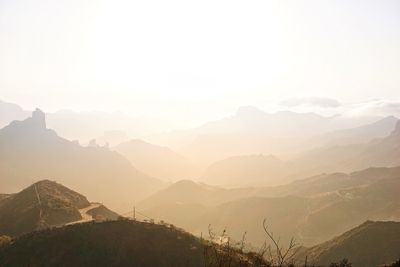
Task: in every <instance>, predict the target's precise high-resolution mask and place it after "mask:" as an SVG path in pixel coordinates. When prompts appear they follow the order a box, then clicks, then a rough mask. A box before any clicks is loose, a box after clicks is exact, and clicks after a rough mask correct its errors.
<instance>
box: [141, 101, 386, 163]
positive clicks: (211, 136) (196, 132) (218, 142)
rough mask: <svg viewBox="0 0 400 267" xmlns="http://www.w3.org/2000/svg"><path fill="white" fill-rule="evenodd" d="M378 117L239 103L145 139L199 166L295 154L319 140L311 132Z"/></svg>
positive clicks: (363, 121) (361, 122) (315, 133)
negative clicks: (226, 112)
mask: <svg viewBox="0 0 400 267" xmlns="http://www.w3.org/2000/svg"><path fill="white" fill-rule="evenodd" d="M379 119H382V118H381V117H362V116H361V117H345V116H340V115H337V116H330V117H324V116H321V115H318V114H315V113H296V112H291V111H279V112H275V113H268V112H263V111H261V110H259V109H257V108H255V107H251V106H250V107H241V108H239V109H238V110H237V112H236V113H235V114H233V115H232V116H229V117H225V118H223V119H220V120H216V121H211V122H208V123H205V124H204V125H202V126H200V127H198V128H194V129H188V130H180V131H173V132H169V133H165V134H162V135H159V136H153V137H152V138H150V139H148V140H150V141H151V142H154V143H158V144H163V145H167V146H168V147H171V148H173V149H175V150H177V151H179V152H180V153H181V154H183V155H184V156H187V157H188V158H190V159H192V160H193V161H194V162H197V163H198V164H200V166H201V167H207V166H208V165H210V164H211V163H213V162H215V161H219V160H223V159H225V158H228V157H232V156H240V155H253V154H266V155H270V154H273V155H278V156H279V157H280V156H282V155H284V156H287V155H295V154H296V153H299V152H302V151H305V150H309V149H311V148H315V147H318V146H319V145H320V143H318V144H317V143H315V142H313V141H314V140H313V139H312V138H313V137H314V136H318V135H322V134H325V133H328V132H331V131H334V130H340V129H347V128H354V127H359V126H362V125H365V124H369V123H373V122H376V121H378V120H379ZM371 135H373V134H371ZM373 137H375V136H373ZM378 137H379V136H378ZM310 138H311V140H310Z"/></svg>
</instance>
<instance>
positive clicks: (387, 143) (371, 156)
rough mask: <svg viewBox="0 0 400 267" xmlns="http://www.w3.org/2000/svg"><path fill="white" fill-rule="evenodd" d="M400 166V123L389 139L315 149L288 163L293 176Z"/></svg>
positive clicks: (398, 122) (399, 122)
mask: <svg viewBox="0 0 400 267" xmlns="http://www.w3.org/2000/svg"><path fill="white" fill-rule="evenodd" d="M399 165H400V121H397V123H396V126H395V128H394V130H393V131H392V132H391V134H390V135H388V136H387V137H384V138H381V139H376V140H373V141H371V142H369V143H362V144H353V145H344V146H332V147H327V148H321V149H315V150H312V151H309V152H307V153H304V154H302V155H299V156H298V157H297V158H296V159H293V160H291V161H289V162H287V165H286V168H287V169H290V170H292V175H297V176H299V175H302V176H307V175H316V174H319V173H323V172H338V171H340V172H351V171H356V170H361V169H365V168H368V167H393V166H399Z"/></svg>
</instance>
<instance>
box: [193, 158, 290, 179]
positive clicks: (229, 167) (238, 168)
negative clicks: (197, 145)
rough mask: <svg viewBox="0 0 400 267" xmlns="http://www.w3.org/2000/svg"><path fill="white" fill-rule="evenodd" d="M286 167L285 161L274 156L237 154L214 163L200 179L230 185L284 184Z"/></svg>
mask: <svg viewBox="0 0 400 267" xmlns="http://www.w3.org/2000/svg"><path fill="white" fill-rule="evenodd" d="M284 167H285V165H284V162H283V161H281V160H279V159H278V158H276V157H274V156H264V155H247V156H236V157H230V158H227V159H224V160H221V161H217V162H215V163H213V164H212V165H211V166H210V167H208V168H207V169H206V171H205V172H204V174H203V175H202V176H201V178H200V180H201V181H203V182H205V183H208V184H212V185H220V186H230V187H244V186H257V185H258V186H260V185H261V186H262V185H266V184H268V185H274V184H282V183H284V180H283V179H282V173H283V172H286V170H285V169H283V168H284Z"/></svg>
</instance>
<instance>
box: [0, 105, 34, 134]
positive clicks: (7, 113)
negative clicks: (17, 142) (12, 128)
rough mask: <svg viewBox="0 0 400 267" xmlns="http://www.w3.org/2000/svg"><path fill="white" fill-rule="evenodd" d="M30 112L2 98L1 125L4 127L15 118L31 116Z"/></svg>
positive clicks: (0, 106) (20, 118)
mask: <svg viewBox="0 0 400 267" xmlns="http://www.w3.org/2000/svg"><path fill="white" fill-rule="evenodd" d="M29 115H30V112H29V111H26V110H23V109H22V108H21V107H20V106H18V105H16V104H12V103H7V102H4V101H1V100H0V127H4V126H6V125H7V124H9V123H10V122H12V121H14V120H22V119H25V118H27V117H29Z"/></svg>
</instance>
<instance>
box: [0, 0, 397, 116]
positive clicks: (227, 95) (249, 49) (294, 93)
mask: <svg viewBox="0 0 400 267" xmlns="http://www.w3.org/2000/svg"><path fill="white" fill-rule="evenodd" d="M399 92H400V1H398V0H393V1H385V0H376V1H368V0H360V1H351V0H340V1H339V0H338V1H321V0H317V1H299V0H296V1H283V0H279V1H267V0H262V1H234V0H227V1H219V0H212V1H206V0H202V1H188V0H182V1H165V0H164V1H162V0H161V1H143V0H140V1H133V0H127V1H118V0H112V1H111V0H110V1H100V0H66V1H59V0H58V1H51V0H48V1H41V0H32V1H27V0H0V99H3V100H6V101H9V102H15V103H18V104H20V105H23V106H25V107H26V108H33V107H36V106H39V107H42V108H44V109H45V110H50V111H52V110H56V109H60V108H71V109H77V110H88V109H97V110H115V109H118V110H123V111H128V112H131V113H132V114H137V115H146V116H155V117H157V116H158V117H160V116H164V117H168V118H169V119H173V120H174V119H176V120H188V119H190V118H192V119H193V120H200V119H204V118H206V117H207V116H209V115H210V114H216V113H219V112H226V111H228V110H229V111H230V110H232V109H235V108H237V107H238V106H241V105H255V106H258V107H260V108H264V109H265V108H267V107H268V105H269V104H270V103H274V102H275V103H276V102H279V101H282V100H284V99H287V98H293V97H330V98H334V99H338V100H339V101H340V102H357V101H364V100H366V99H370V98H382V97H384V98H388V99H391V98H396V97H398V96H399V95H400V94H399ZM290 101H291V100H290ZM285 103H286V102H285ZM289 104H290V103H289Z"/></svg>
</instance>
